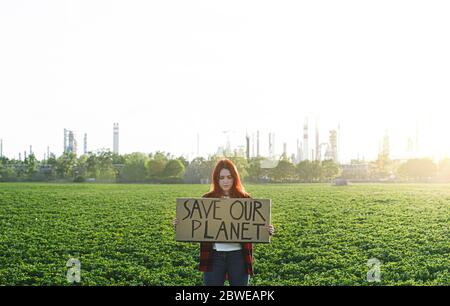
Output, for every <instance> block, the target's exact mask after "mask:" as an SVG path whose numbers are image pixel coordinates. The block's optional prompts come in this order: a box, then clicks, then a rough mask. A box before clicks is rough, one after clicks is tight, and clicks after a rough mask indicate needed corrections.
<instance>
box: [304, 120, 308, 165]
mask: <svg viewBox="0 0 450 306" xmlns="http://www.w3.org/2000/svg"><path fill="white" fill-rule="evenodd" d="M303 156H304V159H309V148H308V117H306V118H305V123H304V125H303Z"/></svg>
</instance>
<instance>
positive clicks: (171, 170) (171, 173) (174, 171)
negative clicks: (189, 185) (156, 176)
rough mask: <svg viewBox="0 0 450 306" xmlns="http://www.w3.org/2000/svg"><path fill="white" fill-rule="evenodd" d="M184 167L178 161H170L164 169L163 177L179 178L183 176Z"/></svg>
mask: <svg viewBox="0 0 450 306" xmlns="http://www.w3.org/2000/svg"><path fill="white" fill-rule="evenodd" d="M184 171H185V168H184V165H183V163H182V162H181V161H180V160H178V159H172V160H170V161H169V162H168V163H167V164H166V167H165V168H164V172H163V176H164V177H167V178H181V177H183V175H184Z"/></svg>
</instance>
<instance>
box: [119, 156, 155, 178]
mask: <svg viewBox="0 0 450 306" xmlns="http://www.w3.org/2000/svg"><path fill="white" fill-rule="evenodd" d="M148 159H149V158H148V156H147V155H146V154H143V153H139V152H135V153H131V154H127V155H125V156H124V163H125V165H124V167H123V169H122V171H121V173H120V178H121V180H124V181H128V182H141V181H144V180H145V178H146V177H147V163H148Z"/></svg>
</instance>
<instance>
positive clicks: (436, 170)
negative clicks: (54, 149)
mask: <svg viewBox="0 0 450 306" xmlns="http://www.w3.org/2000/svg"><path fill="white" fill-rule="evenodd" d="M220 158H222V156H218V155H210V156H209V157H208V158H204V157H197V158H194V159H193V160H192V161H188V160H186V159H185V158H184V157H183V156H179V157H175V156H173V155H171V154H170V153H166V152H161V151H156V152H154V153H149V154H146V153H139V152H135V153H131V154H124V155H118V154H114V153H112V152H111V151H109V150H104V149H102V150H98V151H95V152H89V153H87V154H83V155H81V156H79V157H77V156H76V155H75V154H73V153H69V152H66V153H63V154H62V155H61V156H59V157H56V156H55V155H54V154H50V156H49V157H48V158H47V159H46V160H40V161H39V160H37V159H36V157H35V155H34V154H29V155H28V156H26V158H24V160H17V159H8V158H6V157H1V158H0V181H75V182H85V181H97V182H118V183H194V184H195V183H210V180H211V173H212V171H213V169H214V166H215V164H216V163H217V161H218V160H219V159H220ZM227 158H229V159H231V160H232V161H233V162H234V163H235V165H236V167H237V168H238V171H239V173H240V175H241V179H242V180H243V181H245V182H252V183H316V182H330V181H332V180H333V179H334V178H336V177H341V178H345V179H355V180H380V179H383V178H388V179H391V180H392V179H393V180H402V181H424V180H433V179H437V178H439V179H444V180H450V159H444V160H442V161H440V162H439V163H438V164H436V163H434V162H433V161H432V160H430V159H410V160H407V161H406V162H400V161H393V160H389V159H388V158H387V157H379V158H378V159H377V160H375V161H372V162H370V163H366V167H363V168H358V167H357V165H358V163H360V161H352V164H353V165H356V166H355V167H351V169H356V170H353V171H349V170H348V169H347V168H342V167H341V166H339V165H338V164H336V163H335V162H334V161H333V160H324V161H309V160H305V161H301V162H299V163H294V162H292V161H291V160H289V159H288V158H287V157H286V156H285V155H282V156H281V157H280V158H279V159H278V160H268V159H266V158H264V157H253V158H250V159H246V158H245V157H242V156H239V155H237V154H234V155H232V156H227ZM358 169H359V170H358ZM361 169H362V170H361Z"/></svg>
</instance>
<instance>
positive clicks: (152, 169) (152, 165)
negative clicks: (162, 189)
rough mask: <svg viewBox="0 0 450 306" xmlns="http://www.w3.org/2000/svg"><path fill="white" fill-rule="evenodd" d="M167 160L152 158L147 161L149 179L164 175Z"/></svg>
mask: <svg viewBox="0 0 450 306" xmlns="http://www.w3.org/2000/svg"><path fill="white" fill-rule="evenodd" d="M166 164H167V161H166V160H165V159H161V158H158V159H152V160H149V161H148V163H147V176H148V178H149V179H158V178H162V177H163V173H164V169H165V168H166Z"/></svg>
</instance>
